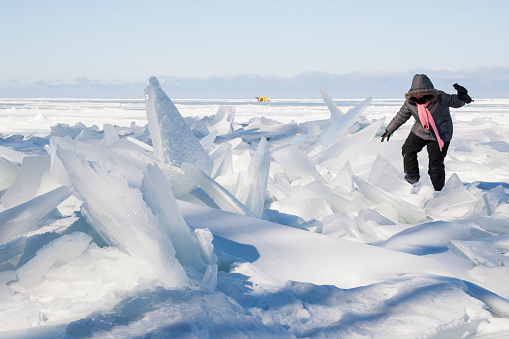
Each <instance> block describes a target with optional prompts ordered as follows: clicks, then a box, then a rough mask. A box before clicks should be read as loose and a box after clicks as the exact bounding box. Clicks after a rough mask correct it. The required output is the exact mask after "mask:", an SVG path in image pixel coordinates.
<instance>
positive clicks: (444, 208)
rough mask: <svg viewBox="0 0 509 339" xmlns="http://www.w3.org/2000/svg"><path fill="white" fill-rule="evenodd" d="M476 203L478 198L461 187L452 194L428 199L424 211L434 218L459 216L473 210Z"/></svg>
mask: <svg viewBox="0 0 509 339" xmlns="http://www.w3.org/2000/svg"><path fill="white" fill-rule="evenodd" d="M478 203H479V198H477V197H476V196H474V195H473V194H472V193H470V192H469V191H467V190H466V189H465V188H463V187H462V188H461V189H457V190H455V192H454V193H453V194H447V195H444V196H440V197H438V198H435V199H433V200H430V201H429V202H428V203H427V204H426V212H427V213H428V214H429V215H430V216H431V217H434V218H453V217H454V218H459V217H462V216H464V215H466V214H468V213H470V212H473V211H474V209H475V207H476V205H477V204H478Z"/></svg>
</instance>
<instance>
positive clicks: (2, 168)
mask: <svg viewBox="0 0 509 339" xmlns="http://www.w3.org/2000/svg"><path fill="white" fill-rule="evenodd" d="M18 171H19V165H18V164H16V163H12V162H10V161H9V160H7V159H5V158H2V157H0V196H2V192H5V191H6V190H7V189H8V188H9V187H11V185H12V183H13V182H14V180H15V179H16V175H18Z"/></svg>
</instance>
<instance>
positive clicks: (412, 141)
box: [402, 132, 450, 191]
mask: <svg viewBox="0 0 509 339" xmlns="http://www.w3.org/2000/svg"><path fill="white" fill-rule="evenodd" d="M449 144H450V141H448V142H446V143H445V145H444V147H442V151H440V147H439V146H438V141H433V140H424V139H421V138H419V137H418V136H417V135H415V134H414V133H413V132H410V134H409V135H408V137H407V139H406V140H405V143H404V144H403V147H402V150H403V169H404V171H405V179H407V180H408V181H409V182H417V181H419V178H420V176H419V163H418V161H417V153H419V152H420V151H421V150H422V149H423V148H424V146H426V147H427V151H428V159H429V165H428V174H429V177H430V179H431V183H432V184H433V187H434V188H435V191H441V190H442V188H443V187H444V185H445V166H444V159H445V156H446V155H447V149H448V148H449Z"/></svg>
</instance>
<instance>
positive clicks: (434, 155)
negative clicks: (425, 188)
mask: <svg viewBox="0 0 509 339" xmlns="http://www.w3.org/2000/svg"><path fill="white" fill-rule="evenodd" d="M449 144H450V141H448V142H446V143H445V145H444V147H442V151H440V147H439V146H438V142H436V141H432V142H430V143H429V144H428V146H427V150H428V158H429V164H428V174H429V177H430V179H431V183H432V184H433V187H434V188H435V191H441V190H442V188H443V187H444V185H445V165H444V159H445V156H446V155H447V150H448V149H449Z"/></svg>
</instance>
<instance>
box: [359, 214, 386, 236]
mask: <svg viewBox="0 0 509 339" xmlns="http://www.w3.org/2000/svg"><path fill="white" fill-rule="evenodd" d="M354 221H355V224H356V225H357V228H358V229H359V231H361V232H362V233H364V234H365V235H367V236H368V237H370V238H371V239H373V240H387V237H386V236H385V235H384V234H383V233H382V232H380V230H379V229H377V228H376V226H374V225H372V224H370V223H369V222H366V221H364V220H363V219H362V218H360V217H355V218H354Z"/></svg>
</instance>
